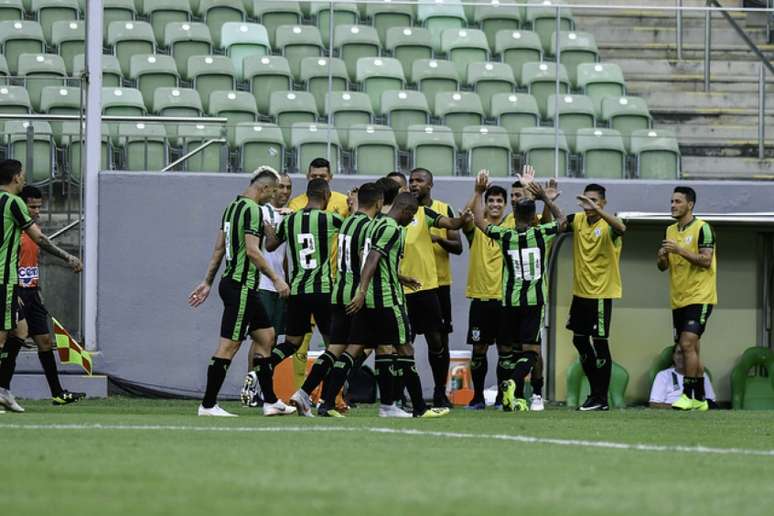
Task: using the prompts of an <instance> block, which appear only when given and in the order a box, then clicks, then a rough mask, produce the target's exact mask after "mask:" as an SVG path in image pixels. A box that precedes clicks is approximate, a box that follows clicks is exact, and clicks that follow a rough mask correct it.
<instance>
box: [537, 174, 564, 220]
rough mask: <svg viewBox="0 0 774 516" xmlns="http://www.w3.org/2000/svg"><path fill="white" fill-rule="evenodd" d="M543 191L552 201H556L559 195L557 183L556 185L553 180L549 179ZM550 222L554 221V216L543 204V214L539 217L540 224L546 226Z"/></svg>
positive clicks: (546, 205)
mask: <svg viewBox="0 0 774 516" xmlns="http://www.w3.org/2000/svg"><path fill="white" fill-rule="evenodd" d="M543 189H544V190H545V191H546V195H547V196H548V198H549V199H551V200H552V201H556V200H557V199H558V198H559V195H561V192H560V191H559V183H557V182H556V179H554V178H551V179H549V180H548V182H547V183H546V186H544V187H543ZM552 220H554V215H553V214H552V213H551V209H550V208H549V207H548V204H546V203H543V214H542V215H541V217H540V223H541V224H548V223H549V222H551V221H552Z"/></svg>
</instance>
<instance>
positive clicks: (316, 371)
mask: <svg viewBox="0 0 774 516" xmlns="http://www.w3.org/2000/svg"><path fill="white" fill-rule="evenodd" d="M334 362H336V356H335V355H334V354H333V353H331V352H330V351H326V352H325V353H323V354H322V355H320V357H319V358H318V359H317V360H315V362H314V365H313V366H312V370H311V371H309V376H307V377H306V380H305V381H304V385H302V386H301V389H303V391H304V392H305V393H307V394H312V391H313V390H315V389H316V388H317V386H318V385H320V384H321V383H322V381H323V380H324V379H325V377H326V376H327V375H328V371H330V370H331V367H333V363H334Z"/></svg>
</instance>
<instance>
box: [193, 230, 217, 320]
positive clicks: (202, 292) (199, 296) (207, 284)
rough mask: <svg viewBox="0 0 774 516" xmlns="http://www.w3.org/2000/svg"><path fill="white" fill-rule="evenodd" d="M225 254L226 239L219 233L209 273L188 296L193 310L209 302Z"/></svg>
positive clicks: (208, 266)
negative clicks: (208, 297)
mask: <svg viewBox="0 0 774 516" xmlns="http://www.w3.org/2000/svg"><path fill="white" fill-rule="evenodd" d="M225 254H226V237H225V235H224V234H223V231H218V236H217V238H216V239H215V248H214V249H213V250H212V257H211V258H210V263H208V264H207V272H206V273H205V274H204V279H203V280H202V282H201V283H199V284H198V285H196V287H195V288H194V290H193V292H191V294H190V295H189V296H188V304H189V305H191V306H192V307H193V308H196V307H197V306H199V305H201V304H202V303H204V302H205V301H206V300H207V296H209V295H210V289H211V288H212V282H213V281H215V275H216V274H217V273H218V269H219V268H220V262H222V261H223V256H224V255H225Z"/></svg>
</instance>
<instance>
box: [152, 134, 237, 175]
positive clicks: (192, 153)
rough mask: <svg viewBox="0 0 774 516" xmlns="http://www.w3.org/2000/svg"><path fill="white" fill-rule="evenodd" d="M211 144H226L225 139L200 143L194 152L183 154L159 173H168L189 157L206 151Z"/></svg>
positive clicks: (214, 139)
mask: <svg viewBox="0 0 774 516" xmlns="http://www.w3.org/2000/svg"><path fill="white" fill-rule="evenodd" d="M213 143H226V139H225V138H213V139H212V140H207V141H206V142H204V143H202V144H201V145H199V146H198V147H196V148H195V149H194V150H192V151H191V152H189V153H188V154H185V155H184V156H181V157H179V158H178V159H176V160H175V161H173V162H172V163H170V164H169V165H167V166H166V167H164V168H162V169H161V171H162V172H168V171H170V170H172V169H173V168H175V167H176V166H177V165H179V164H180V163H182V162H184V161H185V160H187V159H188V158H190V157H192V156H194V155H196V154H198V153H199V152H201V151H203V150H204V149H206V148H207V147H209V146H210V145H212V144H213Z"/></svg>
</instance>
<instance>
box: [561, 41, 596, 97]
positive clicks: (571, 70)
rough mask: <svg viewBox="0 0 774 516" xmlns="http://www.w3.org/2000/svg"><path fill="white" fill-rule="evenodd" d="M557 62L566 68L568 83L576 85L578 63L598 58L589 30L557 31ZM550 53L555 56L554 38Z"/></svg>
mask: <svg viewBox="0 0 774 516" xmlns="http://www.w3.org/2000/svg"><path fill="white" fill-rule="evenodd" d="M559 45H560V46H559V48H560V49H561V52H560V55H559V62H560V63H562V64H563V65H564V67H565V68H566V69H567V75H568V76H569V77H570V84H572V87H573V88H576V87H577V86H578V65H580V64H593V63H596V62H597V60H598V59H599V50H598V49H597V42H596V40H595V39H594V35H593V34H591V33H589V32H574V31H572V32H564V31H562V32H560V33H559ZM550 55H551V56H552V57H554V58H555V57H556V38H555V37H552V38H551V51H550Z"/></svg>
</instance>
